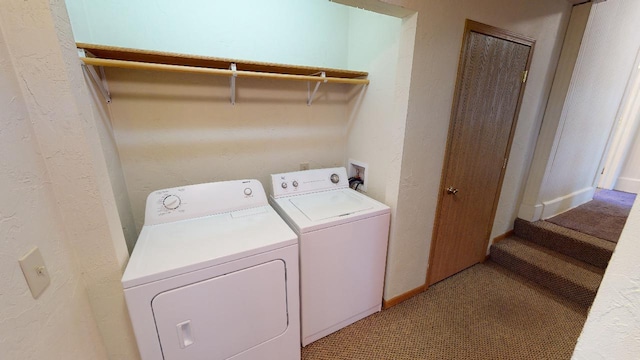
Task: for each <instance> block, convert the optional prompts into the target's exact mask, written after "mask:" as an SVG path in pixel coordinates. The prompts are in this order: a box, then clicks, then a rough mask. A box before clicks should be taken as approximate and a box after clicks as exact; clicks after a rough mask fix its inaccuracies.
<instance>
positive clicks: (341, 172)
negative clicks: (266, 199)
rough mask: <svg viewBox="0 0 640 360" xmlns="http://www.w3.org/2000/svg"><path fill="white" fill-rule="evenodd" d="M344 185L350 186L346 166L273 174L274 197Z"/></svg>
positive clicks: (272, 187) (272, 188)
mask: <svg viewBox="0 0 640 360" xmlns="http://www.w3.org/2000/svg"><path fill="white" fill-rule="evenodd" d="M343 187H349V182H348V179H347V170H346V169H345V168H328V169H314V170H303V171H294V172H290V173H282V174H273V175H271V190H272V191H273V193H272V194H273V197H274V198H278V197H283V196H290V195H301V194H306V193H312V192H317V191H324V190H331V189H337V188H343Z"/></svg>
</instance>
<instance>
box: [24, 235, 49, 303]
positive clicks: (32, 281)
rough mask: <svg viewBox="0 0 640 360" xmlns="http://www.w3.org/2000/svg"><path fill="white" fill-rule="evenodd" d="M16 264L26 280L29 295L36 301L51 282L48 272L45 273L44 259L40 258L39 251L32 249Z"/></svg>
mask: <svg viewBox="0 0 640 360" xmlns="http://www.w3.org/2000/svg"><path fill="white" fill-rule="evenodd" d="M18 262H19V263H20V267H21V268H22V273H23V274H24V277H25V279H27V284H28V285H29V289H30V290H31V295H33V298H34V299H37V298H38V296H40V294H42V292H43V291H44V289H46V288H47V286H49V283H50V282H51V279H50V278H49V271H47V267H46V266H45V265H44V259H43V258H42V254H40V249H38V247H34V248H33V249H31V251H29V252H28V253H27V254H26V255H25V256H23V257H21V258H20V259H19V260H18Z"/></svg>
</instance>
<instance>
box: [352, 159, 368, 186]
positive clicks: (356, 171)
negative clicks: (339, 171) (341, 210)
mask: <svg viewBox="0 0 640 360" xmlns="http://www.w3.org/2000/svg"><path fill="white" fill-rule="evenodd" d="M368 169H369V165H367V163H364V162H362V161H357V160H353V159H349V165H348V166H347V175H348V176H349V178H352V177H357V178H360V180H362V185H360V186H358V190H360V191H363V192H367V184H368V182H367V176H368V174H369V172H368Z"/></svg>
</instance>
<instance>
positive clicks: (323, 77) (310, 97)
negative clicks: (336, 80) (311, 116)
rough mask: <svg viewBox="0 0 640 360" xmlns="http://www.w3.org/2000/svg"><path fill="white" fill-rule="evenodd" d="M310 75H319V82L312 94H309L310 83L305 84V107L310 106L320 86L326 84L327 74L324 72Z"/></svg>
mask: <svg viewBox="0 0 640 360" xmlns="http://www.w3.org/2000/svg"><path fill="white" fill-rule="evenodd" d="M312 75H320V80H318V81H317V82H316V87H315V88H314V89H313V92H311V82H307V106H311V103H312V102H313V98H314V97H315V96H316V93H317V92H318V89H319V88H320V84H322V83H326V82H327V74H326V73H325V72H324V71H321V72H319V73H315V74H312Z"/></svg>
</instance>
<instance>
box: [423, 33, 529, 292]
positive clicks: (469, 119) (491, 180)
mask: <svg viewBox="0 0 640 360" xmlns="http://www.w3.org/2000/svg"><path fill="white" fill-rule="evenodd" d="M530 52H531V45H525V44H522V43H520V42H516V41H511V40H509V39H503V38H499V37H496V36H493V35H490V34H484V33H481V32H477V31H473V30H469V31H468V33H467V34H466V36H465V44H464V45H463V49H462V56H461V60H460V61H461V64H460V68H459V74H458V83H457V86H456V97H457V98H456V101H454V109H453V110H452V120H451V121H452V124H451V127H450V135H449V136H450V138H449V142H448V148H447V155H446V160H445V168H444V169H443V183H442V189H441V191H442V192H443V193H442V194H441V196H440V201H439V209H438V217H437V219H436V226H435V231H434V245H433V246H432V256H431V262H430V271H429V284H433V283H435V282H437V281H440V280H442V279H444V278H446V277H448V276H450V275H453V274H455V273H457V272H459V271H461V270H463V269H465V268H467V267H469V266H471V265H473V264H476V263H478V262H479V261H481V260H482V259H484V255H485V251H486V243H487V240H488V237H489V235H490V230H491V225H492V222H493V217H494V214H495V206H496V204H497V197H498V196H499V190H500V185H501V182H502V177H503V174H504V172H503V164H504V162H505V159H506V157H507V154H508V153H507V152H508V150H509V147H510V142H511V138H512V134H513V127H514V126H515V118H516V116H517V110H518V107H519V101H520V98H521V88H522V87H523V84H522V75H523V72H524V71H525V69H526V68H527V66H528V63H529V59H530ZM449 186H452V187H453V188H455V189H457V190H458V192H457V193H456V194H455V195H452V194H447V193H446V190H445V189H446V188H447V187H449Z"/></svg>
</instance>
